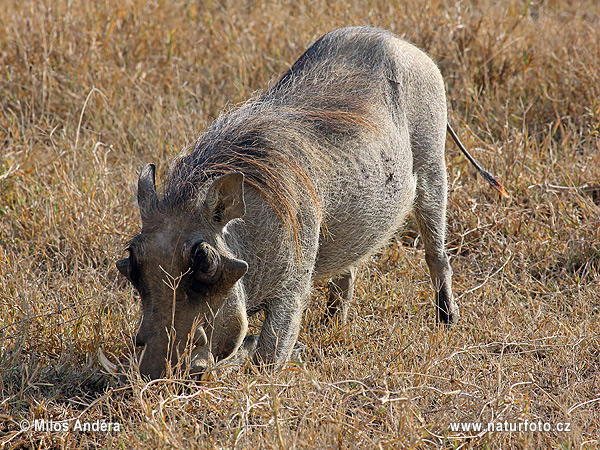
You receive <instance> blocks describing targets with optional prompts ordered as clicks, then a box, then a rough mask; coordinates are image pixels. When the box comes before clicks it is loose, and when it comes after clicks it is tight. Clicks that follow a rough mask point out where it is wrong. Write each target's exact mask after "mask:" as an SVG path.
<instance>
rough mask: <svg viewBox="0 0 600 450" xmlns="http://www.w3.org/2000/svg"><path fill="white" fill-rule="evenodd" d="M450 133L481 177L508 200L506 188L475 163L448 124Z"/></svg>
mask: <svg viewBox="0 0 600 450" xmlns="http://www.w3.org/2000/svg"><path fill="white" fill-rule="evenodd" d="M448 133H449V134H450V136H452V140H453V141H454V142H455V143H456V145H457V146H458V148H460V150H461V151H462V152H463V153H464V155H465V156H466V157H467V159H468V160H469V161H471V164H473V165H474V166H475V168H476V169H477V171H478V172H479V173H480V174H481V176H482V177H483V178H485V179H486V180H487V182H488V183H490V184H491V185H492V187H493V188H494V189H496V190H497V191H498V192H500V195H502V197H505V198H508V194H507V193H506V190H505V189H504V186H502V184H501V183H500V182H499V181H498V180H496V178H495V177H494V175H492V174H491V173H489V172H488V171H487V170H485V169H484V168H483V167H481V166H480V165H479V164H478V163H477V161H475V158H473V157H472V156H471V155H470V154H469V152H468V151H467V149H466V148H465V146H464V145H463V144H462V142H460V139H458V136H457V135H456V133H455V132H454V130H453V129H452V127H451V126H450V124H448Z"/></svg>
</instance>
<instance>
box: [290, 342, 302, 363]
mask: <svg viewBox="0 0 600 450" xmlns="http://www.w3.org/2000/svg"><path fill="white" fill-rule="evenodd" d="M305 352H306V345H304V344H303V343H302V342H296V344H295V345H294V348H293V349H292V353H291V354H290V362H293V363H298V364H302V362H303V361H302V354H303V353H305Z"/></svg>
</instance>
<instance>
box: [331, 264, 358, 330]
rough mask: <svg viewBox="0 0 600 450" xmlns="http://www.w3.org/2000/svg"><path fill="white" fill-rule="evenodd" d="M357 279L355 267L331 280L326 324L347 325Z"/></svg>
mask: <svg viewBox="0 0 600 450" xmlns="http://www.w3.org/2000/svg"><path fill="white" fill-rule="evenodd" d="M355 277H356V268H354V267H353V268H351V269H350V271H349V272H348V273H346V274H344V275H340V276H338V277H336V278H332V279H331V280H329V282H328V283H327V287H328V289H329V297H328V299H327V311H326V313H325V317H324V319H325V322H335V321H338V322H339V323H341V324H345V323H346V321H347V320H348V307H349V305H350V301H351V300H352V296H353V295H354V278H355Z"/></svg>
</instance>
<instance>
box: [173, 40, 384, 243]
mask: <svg viewBox="0 0 600 450" xmlns="http://www.w3.org/2000/svg"><path fill="white" fill-rule="evenodd" d="M321 56H322V55H321ZM374 56H378V55H374ZM311 58H312V56H311V54H309V53H308V52H307V53H305V55H303V57H302V58H300V59H299V60H298V61H297V62H296V64H294V66H292V68H291V69H290V70H289V71H288V72H287V73H286V74H285V75H284V76H283V77H282V78H281V79H280V80H279V81H278V82H277V83H276V84H275V85H274V86H273V87H272V88H271V89H269V90H268V91H267V92H265V93H264V94H262V95H260V96H258V97H256V98H254V99H251V100H249V101H248V102H246V103H245V104H243V105H242V106H241V107H239V108H237V109H234V110H233V111H230V112H228V113H224V114H222V115H221V116H220V117H219V118H218V119H217V120H216V121H215V122H214V123H213V124H212V125H211V126H210V127H209V128H208V130H207V131H206V132H205V133H203V134H202V135H201V136H200V137H199V139H198V140H197V142H196V143H195V144H194V146H193V147H191V148H190V149H188V150H187V151H184V152H182V154H181V155H180V156H178V157H177V158H176V159H175V161H174V162H173V164H172V166H171V169H170V171H169V176H168V179H167V182H166V184H165V200H164V201H165V203H167V204H187V203H190V202H193V200H194V199H195V197H196V194H197V193H198V191H199V190H200V188H201V187H202V186H203V185H204V184H205V183H206V182H207V181H209V180H210V179H213V178H215V177H217V176H219V175H222V174H226V173H230V172H242V173H243V174H244V175H245V179H246V183H248V184H249V185H250V186H252V187H253V188H255V189H256V190H257V191H258V192H260V194H261V195H262V196H263V197H264V198H265V199H266V200H267V201H268V202H269V204H270V205H271V206H272V207H273V208H274V210H275V211H276V213H277V214H278V216H279V217H280V219H281V220H282V221H283V223H284V224H285V225H286V227H288V229H289V231H290V232H291V234H292V236H293V239H294V241H295V242H296V247H297V248H299V236H298V225H299V222H298V221H299V220H301V208H300V206H301V205H302V204H303V203H304V202H306V201H312V202H314V204H315V206H316V208H317V211H318V212H319V214H321V215H322V204H321V203H322V200H323V198H324V195H326V193H325V192H322V190H321V189H322V188H321V187H320V185H318V184H316V183H315V180H317V179H322V177H323V176H328V175H329V176H331V175H332V174H331V173H330V172H332V171H333V170H334V167H335V166H334V160H333V157H332V156H331V154H330V149H331V148H332V146H339V144H340V142H341V141H342V140H344V141H345V140H348V139H355V138H356V137H357V136H358V135H360V134H362V133H364V132H367V131H369V130H370V131H373V130H376V128H377V125H376V121H375V120H374V119H375V117H376V114H377V111H376V108H374V106H373V98H374V97H377V96H378V92H377V90H378V88H377V86H378V82H377V81H376V80H375V79H374V78H375V77H374V75H373V74H374V73H377V71H376V70H374V67H373V66H372V65H371V66H370V67H368V68H367V67H363V68H361V69H362V70H357V68H356V67H351V68H347V67H344V65H343V61H340V60H337V61H336V60H333V61H332V60H331V59H327V58H319V59H320V61H318V62H316V61H310V60H311ZM375 59H379V63H381V60H382V58H375ZM308 62H310V64H307V63H308ZM380 73H382V72H381V71H380ZM299 213H300V214H299ZM299 216H300V217H299Z"/></svg>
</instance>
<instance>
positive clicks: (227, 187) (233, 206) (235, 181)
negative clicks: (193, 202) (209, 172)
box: [204, 172, 246, 226]
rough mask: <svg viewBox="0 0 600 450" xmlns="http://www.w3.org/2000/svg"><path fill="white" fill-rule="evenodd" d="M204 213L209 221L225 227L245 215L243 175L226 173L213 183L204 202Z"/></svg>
mask: <svg viewBox="0 0 600 450" xmlns="http://www.w3.org/2000/svg"><path fill="white" fill-rule="evenodd" d="M204 207H205V208H206V209H205V211H204V212H205V213H206V214H207V215H208V217H210V218H211V220H212V221H213V222H214V223H216V224H220V225H221V226H225V224H227V222H229V221H230V220H232V219H238V218H240V217H242V216H243V215H244V214H245V213H246V204H245V203H244V174H243V173H241V172H235V173H228V174H226V175H223V176H221V177H219V178H217V179H215V180H214V181H213V183H212V184H211V185H210V187H209V188H208V192H207V194H206V199H205V200H204Z"/></svg>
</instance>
